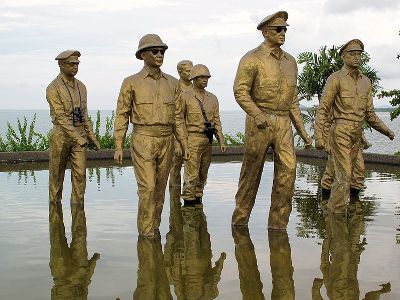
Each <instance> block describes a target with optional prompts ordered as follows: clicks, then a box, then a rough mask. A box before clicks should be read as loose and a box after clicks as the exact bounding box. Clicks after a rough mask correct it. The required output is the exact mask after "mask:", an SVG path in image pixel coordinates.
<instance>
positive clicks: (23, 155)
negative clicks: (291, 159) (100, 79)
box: [0, 146, 400, 166]
mask: <svg viewBox="0 0 400 300" xmlns="http://www.w3.org/2000/svg"><path fill="white" fill-rule="evenodd" d="M268 153H270V154H271V153H272V150H271V149H269V151H268ZM213 155H214V156H235V155H237V156H240V155H243V147H242V146H233V147H228V148H227V150H226V151H225V152H224V153H222V152H221V151H220V149H219V147H218V146H216V147H213ZM296 155H297V156H298V157H309V158H322V159H326V158H327V155H326V153H325V152H324V151H321V150H316V149H313V148H311V149H303V148H297V149H296ZM113 157H114V150H113V149H103V150H100V151H93V150H88V152H87V159H88V160H110V159H113ZM130 157H131V152H130V150H124V158H130ZM364 160H365V162H366V163H374V164H384V165H392V166H400V155H388V154H379V153H364ZM47 161H49V152H48V151H21V152H0V164H15V163H22V162H47Z"/></svg>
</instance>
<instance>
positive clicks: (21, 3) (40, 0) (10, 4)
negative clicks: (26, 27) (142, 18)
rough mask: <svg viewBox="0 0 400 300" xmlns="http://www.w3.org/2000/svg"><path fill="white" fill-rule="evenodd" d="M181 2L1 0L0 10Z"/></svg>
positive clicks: (128, 7)
mask: <svg viewBox="0 0 400 300" xmlns="http://www.w3.org/2000/svg"><path fill="white" fill-rule="evenodd" d="M181 4H182V2H181V1H174V0H152V1H142V0H129V1H112V3H110V1H108V0H85V1H81V0H69V1H64V0H2V2H1V3H0V8H1V7H3V8H24V7H46V6H47V7H53V8H55V9H59V8H60V7H64V8H66V7H68V8H72V9H74V10H76V11H92V12H96V11H97V12H99V11H107V12H110V11H123V10H131V9H135V8H144V7H146V8H151V7H160V6H176V5H181Z"/></svg>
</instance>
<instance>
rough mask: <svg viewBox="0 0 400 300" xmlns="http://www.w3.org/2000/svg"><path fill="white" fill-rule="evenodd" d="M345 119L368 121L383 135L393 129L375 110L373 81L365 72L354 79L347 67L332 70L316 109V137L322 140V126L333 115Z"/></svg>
mask: <svg viewBox="0 0 400 300" xmlns="http://www.w3.org/2000/svg"><path fill="white" fill-rule="evenodd" d="M331 110H332V111H333V120H337V119H343V120H347V121H354V122H356V123H357V122H358V123H359V124H360V127H361V124H362V121H363V120H364V118H365V120H366V121H367V123H368V124H369V125H370V126H371V127H372V128H374V129H376V130H377V131H379V132H381V133H382V134H385V135H388V134H389V132H390V130H389V128H387V127H386V125H385V124H384V123H383V122H382V121H381V120H380V119H379V118H378V117H377V115H376V114H375V111H374V105H373V102H372V94H371V81H370V80H369V78H368V77H366V76H365V75H363V74H361V73H358V75H357V78H356V79H355V78H353V77H352V75H351V74H350V71H349V69H348V68H347V67H346V66H343V68H342V69H341V70H340V71H337V72H335V73H333V74H332V75H331V76H329V77H328V80H327V81H326V84H325V87H324V92H323V94H322V97H321V101H320V104H319V107H318V110H317V115H316V123H315V138H316V139H323V127H324V126H325V125H324V124H326V123H327V122H329V121H330V118H331V114H332V112H331Z"/></svg>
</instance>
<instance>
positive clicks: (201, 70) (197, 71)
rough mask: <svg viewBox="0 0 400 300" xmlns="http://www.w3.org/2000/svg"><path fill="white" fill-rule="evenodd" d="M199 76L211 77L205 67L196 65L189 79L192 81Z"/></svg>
mask: <svg viewBox="0 0 400 300" xmlns="http://www.w3.org/2000/svg"><path fill="white" fill-rule="evenodd" d="M198 76H207V77H211V74H210V71H209V70H208V68H207V67H206V66H205V65H201V64H198V65H194V66H193V67H192V69H191V70H190V77H189V79H190V80H192V79H193V78H196V77H198Z"/></svg>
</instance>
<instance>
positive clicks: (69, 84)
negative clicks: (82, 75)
mask: <svg viewBox="0 0 400 300" xmlns="http://www.w3.org/2000/svg"><path fill="white" fill-rule="evenodd" d="M58 77H59V78H60V79H61V81H62V82H65V84H66V85H68V86H69V87H70V88H72V89H74V88H75V87H76V85H77V81H76V79H75V78H74V81H73V83H72V84H71V82H69V81H68V80H67V78H65V76H64V75H63V74H62V73H60V74H59V75H58Z"/></svg>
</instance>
